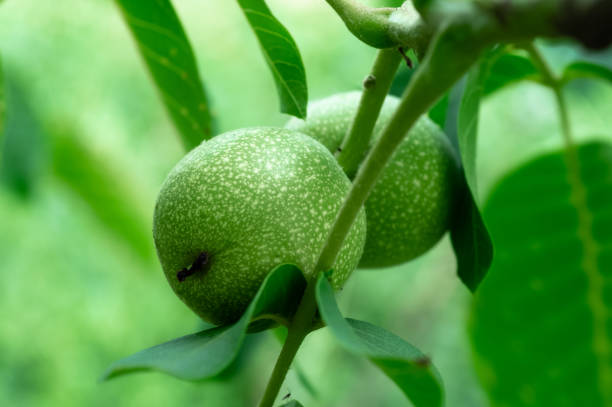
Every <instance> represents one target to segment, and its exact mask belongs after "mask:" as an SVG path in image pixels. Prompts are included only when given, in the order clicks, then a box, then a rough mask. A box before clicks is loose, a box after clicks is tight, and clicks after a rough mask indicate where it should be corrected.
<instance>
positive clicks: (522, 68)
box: [483, 54, 541, 96]
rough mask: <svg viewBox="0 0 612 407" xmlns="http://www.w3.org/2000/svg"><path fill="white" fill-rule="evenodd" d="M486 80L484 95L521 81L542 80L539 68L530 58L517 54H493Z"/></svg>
mask: <svg viewBox="0 0 612 407" xmlns="http://www.w3.org/2000/svg"><path fill="white" fill-rule="evenodd" d="M492 58H493V60H492V61H491V64H490V67H489V68H488V74H487V75H486V79H485V82H484V89H483V96H487V95H490V94H491V93H494V92H497V91H498V90H500V89H503V88H504V87H506V86H508V85H511V84H513V83H517V82H520V81H525V80H528V81H534V82H539V81H541V77H540V73H539V71H538V68H536V66H535V65H534V64H533V62H531V60H530V59H529V58H526V57H524V56H521V55H516V54H502V55H500V56H492Z"/></svg>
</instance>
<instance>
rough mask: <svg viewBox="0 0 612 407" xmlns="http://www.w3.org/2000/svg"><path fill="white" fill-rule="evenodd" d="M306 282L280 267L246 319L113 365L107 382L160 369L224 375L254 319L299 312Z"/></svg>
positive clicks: (190, 375) (181, 374)
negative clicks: (115, 378)
mask: <svg viewBox="0 0 612 407" xmlns="http://www.w3.org/2000/svg"><path fill="white" fill-rule="evenodd" d="M305 287H306V280H305V279H304V276H303V274H302V272H301V271H300V269H299V268H298V267H296V266H294V265H291V264H284V265H281V266H278V267H276V268H275V269H274V270H272V271H271V272H270V274H269V275H268V276H267V277H266V279H265V280H264V282H263V283H262V285H261V287H260V288H259V291H258V292H257V295H256V296H255V298H254V299H253V301H252V302H251V305H249V307H248V308H247V310H246V311H245V313H244V314H243V315H242V317H241V318H240V319H239V320H238V321H237V322H236V323H235V324H233V325H227V326H221V327H215V328H211V329H207V330H204V331H201V332H198V333H196V334H192V335H187V336H183V337H181V338H177V339H174V340H172V341H169V342H166V343H163V344H161V345H157V346H154V347H152V348H148V349H145V350H143V351H140V352H138V353H136V354H134V355H131V356H128V357H126V358H124V359H121V360H119V361H117V362H115V363H113V364H112V365H111V366H110V368H109V369H108V370H107V371H106V373H105V374H104V376H103V377H102V378H103V379H110V378H113V377H116V376H119V375H122V374H126V373H132V372H135V371H144V370H157V371H160V372H164V373H167V374H169V375H172V376H175V377H177V378H179V379H183V380H202V379H206V378H210V377H214V376H215V375H217V374H219V373H221V372H222V371H223V370H224V369H225V368H226V367H227V366H229V365H230V363H231V362H232V361H233V360H234V358H235V357H236V355H237V353H238V350H239V349H240V347H241V345H242V343H243V341H244V338H245V336H246V334H247V329H248V327H249V323H250V322H251V321H254V320H261V319H274V320H288V319H289V318H291V316H292V315H293V313H294V312H295V310H296V308H297V306H298V303H299V301H300V298H301V296H302V293H303V292H304V289H305Z"/></svg>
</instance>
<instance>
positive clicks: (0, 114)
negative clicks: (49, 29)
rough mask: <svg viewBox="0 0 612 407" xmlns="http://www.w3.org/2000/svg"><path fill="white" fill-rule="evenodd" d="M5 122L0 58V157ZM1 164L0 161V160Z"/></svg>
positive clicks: (4, 99) (2, 75)
mask: <svg viewBox="0 0 612 407" xmlns="http://www.w3.org/2000/svg"><path fill="white" fill-rule="evenodd" d="M5 123H6V95H5V91H4V69H3V67H2V59H1V58H0V157H1V156H2V146H3V144H4V143H3V140H4V125H5ZM0 165H1V162H0Z"/></svg>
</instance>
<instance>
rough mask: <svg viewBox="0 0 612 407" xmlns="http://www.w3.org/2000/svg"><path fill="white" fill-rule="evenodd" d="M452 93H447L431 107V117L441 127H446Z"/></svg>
mask: <svg viewBox="0 0 612 407" xmlns="http://www.w3.org/2000/svg"><path fill="white" fill-rule="evenodd" d="M449 99H450V95H449V93H446V94H445V95H444V96H442V98H440V100H438V101H437V102H436V104H435V105H433V107H432V108H431V109H429V113H428V115H429V118H430V119H431V120H433V121H434V123H436V124H437V125H438V126H440V128H441V129H443V128H444V124H445V123H446V114H447V111H448V104H449Z"/></svg>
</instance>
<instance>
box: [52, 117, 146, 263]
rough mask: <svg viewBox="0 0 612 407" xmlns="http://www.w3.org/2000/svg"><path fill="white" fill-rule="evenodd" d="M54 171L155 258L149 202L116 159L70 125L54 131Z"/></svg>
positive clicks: (110, 225)
mask: <svg viewBox="0 0 612 407" xmlns="http://www.w3.org/2000/svg"><path fill="white" fill-rule="evenodd" d="M50 128H51V127H50ZM51 136H52V137H51V140H52V156H51V157H52V158H51V166H52V174H53V176H54V177H55V179H56V180H59V181H60V182H61V183H62V184H63V185H65V186H66V187H68V188H69V189H70V190H71V191H72V192H74V193H75V194H76V195H77V196H78V197H79V198H80V199H81V200H83V202H85V203H86V204H87V206H89V208H90V209H91V210H92V212H93V214H94V215H95V216H96V217H97V218H98V219H99V220H100V222H101V223H102V224H103V225H104V226H105V227H106V228H107V229H108V230H110V231H112V232H113V233H114V234H116V235H117V236H118V237H119V238H120V239H122V240H123V241H124V242H125V243H126V244H128V245H129V247H130V248H131V249H132V250H133V252H134V253H137V254H138V255H139V256H140V257H141V258H143V259H145V260H151V259H152V258H153V257H154V250H153V244H152V242H151V220H150V219H149V215H148V208H147V206H148V203H147V202H146V201H145V200H144V199H142V198H141V197H140V196H139V195H138V193H137V188H135V187H134V185H137V184H138V183H137V182H134V181H132V182H130V177H129V176H126V174H125V173H122V172H121V171H119V170H118V168H117V166H116V165H113V160H112V158H111V157H108V156H106V155H104V154H101V153H100V152H99V151H96V150H94V149H92V148H91V147H90V146H89V145H87V144H86V143H85V141H84V138H83V137H79V135H78V134H77V133H76V132H74V131H72V130H71V129H70V128H69V127H66V126H61V125H56V126H55V127H54V128H52V131H51Z"/></svg>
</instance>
